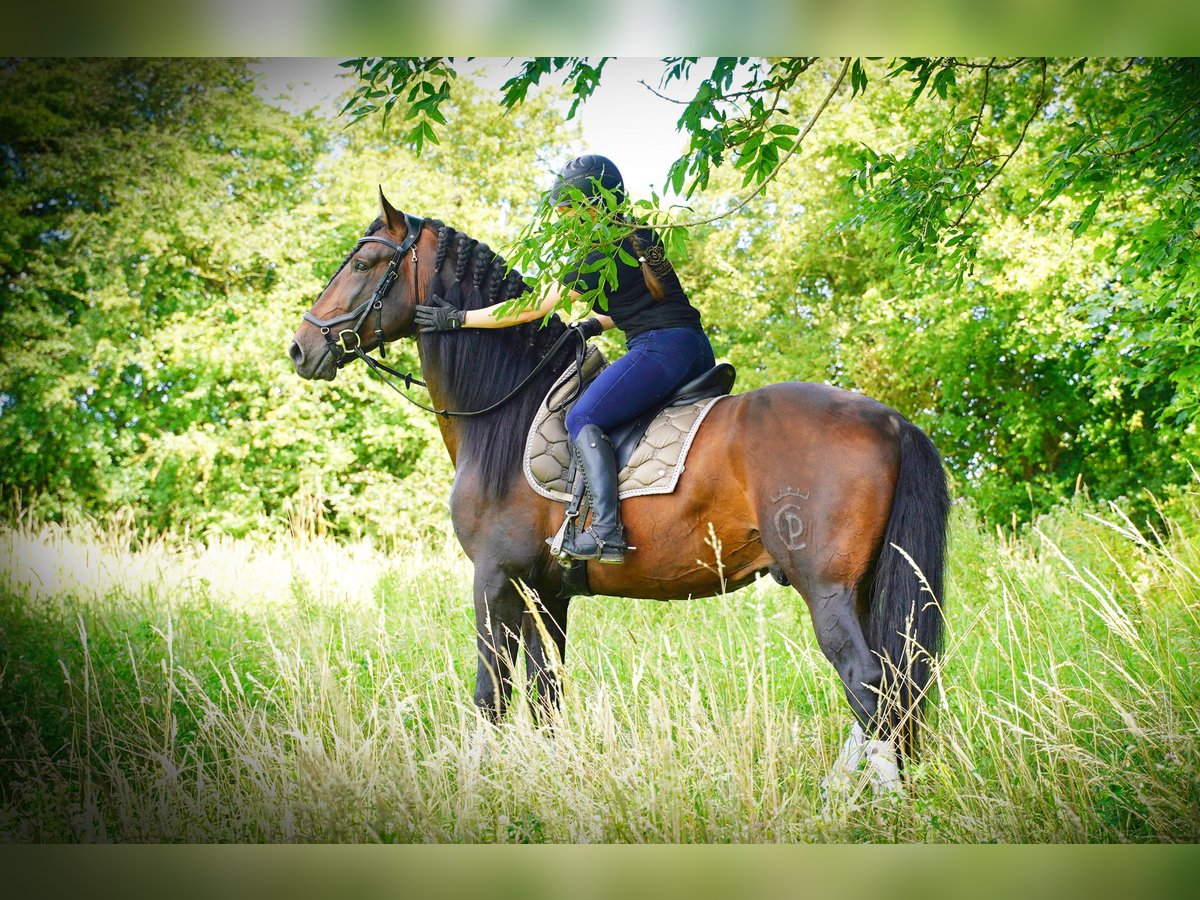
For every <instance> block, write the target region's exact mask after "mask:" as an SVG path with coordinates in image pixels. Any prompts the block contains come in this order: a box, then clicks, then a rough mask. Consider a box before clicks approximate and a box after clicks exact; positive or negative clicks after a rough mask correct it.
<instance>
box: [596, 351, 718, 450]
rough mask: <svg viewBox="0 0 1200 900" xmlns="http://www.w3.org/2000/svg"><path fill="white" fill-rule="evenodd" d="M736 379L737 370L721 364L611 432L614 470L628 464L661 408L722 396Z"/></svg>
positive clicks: (685, 404) (683, 385) (681, 386)
mask: <svg viewBox="0 0 1200 900" xmlns="http://www.w3.org/2000/svg"><path fill="white" fill-rule="evenodd" d="M736 378H737V370H736V369H734V367H733V366H731V365H730V364H729V363H720V364H719V365H717V366H714V367H713V368H711V369H709V370H708V371H707V372H705V373H704V374H703V375H701V376H700V377H698V378H693V379H692V380H691V381H689V382H687V383H685V384H682V385H680V386H679V387H678V388H677V389H676V390H675V392H674V393H673V394H672V395H671V396H669V397H668V398H667V399H666V400H664V401H663V402H662V403H659V404H658V405H657V406H653V407H651V408H650V409H648V410H646V412H644V413H642V414H641V415H640V416H638V417H637V418H636V419H631V420H630V421H628V422H625V423H624V424H622V425H618V426H617V427H616V428H614V429H613V430H612V433H611V434H609V436H608V438H609V440H610V441H612V445H613V451H614V453H615V454H616V457H617V471H618V472H619V471H621V470H622V469H624V468H625V466H626V465H628V464H629V459H630V457H632V456H633V451H634V450H635V449H637V445H638V444H639V443H640V442H641V440H642V437H643V436H644V435H645V434H646V429H647V428H649V427H650V425H651V424H652V423H653V422H654V420H655V419H656V418H657V417H658V414H659V413H661V412H662V411H663V410H664V409H669V408H670V407H673V406H687V405H688V404H689V403H696V402H698V401H700V400H707V399H708V398H709V397H723V396H725V395H726V394H728V393H729V392H730V391H732V390H733V382H734V381H735V380H736Z"/></svg>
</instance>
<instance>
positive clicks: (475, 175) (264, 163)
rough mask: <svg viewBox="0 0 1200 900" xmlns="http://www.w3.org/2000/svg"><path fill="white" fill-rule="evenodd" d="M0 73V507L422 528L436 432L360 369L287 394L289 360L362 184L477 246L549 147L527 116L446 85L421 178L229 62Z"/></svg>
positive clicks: (174, 521)
mask: <svg viewBox="0 0 1200 900" xmlns="http://www.w3.org/2000/svg"><path fill="white" fill-rule="evenodd" d="M0 78H2V79H3V82H2V83H3V96H2V97H0V135H2V136H0V158H2V159H3V160H4V164H3V168H2V170H0V178H2V179H3V185H2V186H3V189H4V190H3V200H2V201H0V225H3V227H2V228H0V233H2V237H0V240H2V241H3V242H4V243H3V245H2V246H0V265H2V266H3V278H0V328H2V329H3V333H4V334H5V335H6V336H7V337H6V339H5V345H6V346H5V353H4V356H3V359H2V360H0V394H2V396H0V404H2V405H0V484H3V485H4V488H5V492H6V494H11V493H12V492H17V493H19V494H20V495H21V497H22V500H23V502H24V503H25V504H27V505H32V506H33V507H34V509H35V511H36V512H37V513H38V514H40V515H42V516H46V517H60V516H62V515H63V514H65V513H69V512H70V511H72V510H85V511H89V512H92V513H96V514H107V513H108V512H111V511H112V510H114V509H117V508H121V507H126V508H129V509H131V510H133V512H134V513H135V515H136V516H137V519H138V521H139V522H140V523H141V524H142V525H143V526H145V527H146V528H148V529H151V530H161V529H171V530H181V531H182V530H184V529H187V530H190V531H191V532H193V533H197V532H205V531H209V530H212V531H216V532H219V533H233V534H241V533H246V532H249V531H259V532H263V533H271V532H277V531H278V530H280V529H283V528H288V527H296V528H299V529H303V530H306V531H308V530H317V531H320V530H328V531H333V532H338V533H343V534H354V533H370V534H375V535H378V536H382V537H389V536H395V535H398V534H401V533H403V534H406V535H411V534H412V533H414V532H415V531H416V530H417V529H420V528H436V527H439V523H441V522H443V521H444V518H442V517H438V516H436V515H431V512H432V510H431V509H430V507H431V505H434V504H440V503H442V502H444V500H443V499H442V498H443V497H444V491H441V490H439V488H440V487H442V486H444V485H445V484H446V483H447V482H448V480H449V477H450V472H449V465H448V464H447V462H446V461H445V459H444V453H442V452H441V451H440V446H439V444H438V442H437V437H436V435H437V430H436V424H435V423H434V422H433V421H432V420H431V418H430V417H428V416H426V415H425V414H424V413H421V412H417V411H415V410H412V411H410V410H408V409H406V408H403V407H401V406H400V405H398V404H396V403H393V402H392V401H391V399H389V400H387V401H386V402H384V401H381V398H380V392H379V386H378V385H377V384H375V383H374V382H373V381H372V380H371V379H370V377H369V376H368V374H367V373H366V372H365V371H363V370H359V371H355V372H347V373H346V374H345V375H344V376H343V377H342V378H339V379H338V381H337V382H336V383H334V384H332V385H321V386H315V385H309V384H305V383H302V382H300V381H299V380H298V379H297V378H296V376H295V373H294V372H293V371H292V368H291V364H290V362H289V360H288V358H287V355H286V345H287V341H288V339H290V337H291V335H292V333H293V332H294V331H295V329H296V327H297V325H298V324H299V321H300V316H301V313H302V312H303V311H304V310H305V309H307V308H308V307H309V306H311V305H312V303H313V301H314V299H315V298H316V296H317V295H318V293H319V292H320V290H321V287H322V285H323V284H324V283H325V282H326V280H327V279H328V278H329V276H330V274H331V273H332V272H333V270H334V269H335V268H336V267H337V265H338V263H339V262H340V261H341V260H342V258H344V256H345V254H346V253H347V251H348V250H349V248H350V247H352V246H353V244H354V242H355V240H356V238H357V237H358V235H359V234H361V233H362V231H363V229H364V228H365V227H366V226H367V225H368V224H369V223H370V222H371V220H372V219H373V218H374V217H375V215H376V214H377V212H378V210H377V202H378V201H377V193H376V185H377V184H383V185H385V187H386V188H387V190H388V192H389V194H390V195H391V196H392V197H393V199H394V200H396V201H397V202H401V203H403V205H405V207H406V208H408V209H410V210H411V211H413V212H417V213H423V214H428V215H433V216H439V217H442V218H445V219H446V220H448V221H450V222H452V223H453V224H454V225H456V226H457V227H459V228H463V229H466V230H470V231H471V232H472V234H473V235H474V236H477V237H479V238H482V239H486V240H492V241H495V240H496V239H497V236H498V232H499V231H501V230H502V229H503V227H504V223H503V222H502V221H501V220H500V219H499V217H497V215H496V209H497V208H498V207H500V206H501V205H503V204H510V205H511V206H512V209H513V214H514V215H527V214H528V211H529V210H530V209H531V208H532V206H533V204H534V203H535V202H536V196H537V190H536V187H535V185H536V182H537V179H538V175H539V173H538V167H537V166H536V165H535V152H536V151H535V149H533V148H536V147H540V146H543V145H545V144H548V143H549V142H550V140H551V135H552V133H558V134H559V138H560V139H561V137H562V136H561V129H554V126H553V122H552V119H550V118H549V117H547V116H546V115H545V114H544V111H543V109H542V103H541V102H535V103H532V104H531V105H530V106H529V107H528V108H527V109H526V110H524V111H521V112H518V113H516V114H514V115H511V116H508V117H502V116H501V115H500V114H499V112H498V111H495V110H490V109H485V108H484V106H483V104H482V103H481V102H480V101H479V100H478V98H477V97H474V96H473V95H472V93H471V91H470V89H469V88H468V89H464V90H463V91H460V92H459V93H458V94H457V95H456V97H455V100H454V103H453V107H452V108H453V110H454V113H455V115H456V118H458V119H459V120H460V123H461V124H460V125H459V126H458V127H457V128H456V129H455V130H454V133H453V134H452V135H447V136H445V137H444V139H443V140H444V143H445V144H446V147H445V151H446V152H445V155H442V156H439V154H438V153H437V152H426V153H425V154H424V155H423V156H422V157H420V158H418V157H416V156H414V155H413V154H412V153H411V152H409V151H408V150H407V149H406V148H405V147H403V146H402V145H399V144H401V142H400V141H399V139H398V136H397V135H395V134H389V133H367V132H366V131H365V130H364V131H360V132H355V133H352V134H344V133H339V132H337V131H334V130H333V129H330V128H329V127H328V125H327V124H326V123H325V122H323V121H322V120H321V119H319V118H316V117H315V116H312V115H303V116H294V115H291V114H288V113H286V112H283V111H281V110H279V109H277V108H275V107H273V106H271V105H270V104H267V103H265V102H264V101H262V100H261V99H260V98H259V97H258V96H257V95H256V94H255V92H254V82H253V78H252V75H251V72H250V70H249V68H248V67H247V66H246V65H245V64H244V63H242V62H239V61H224V60H223V61H210V60H186V61H179V60H169V61H143V60H98V61H81V60H26V61H10V62H7V63H5V64H4V67H3V70H2V71H0ZM545 102H549V100H547V101H545ZM448 108H450V107H448ZM513 129H516V130H517V133H521V134H523V135H525V136H526V137H528V139H529V141H528V143H526V142H524V141H513V140H512V139H511V135H512V134H513V133H514V132H513ZM570 137H571V136H570V135H569V134H568V135H566V139H567V140H570ZM434 149H435V150H436V149H437V148H434ZM449 159H452V160H453V162H452V163H450V162H448V160H449ZM466 183H470V184H474V185H479V188H478V189H477V190H472V191H470V192H464V191H463V190H462V185H463V184H466ZM522 198H525V199H522ZM397 349H398V351H399V355H400V356H401V361H402V362H407V364H408V365H409V366H410V367H415V358H414V357H415V354H413V353H412V351H411V347H405V346H401V347H398V348H397Z"/></svg>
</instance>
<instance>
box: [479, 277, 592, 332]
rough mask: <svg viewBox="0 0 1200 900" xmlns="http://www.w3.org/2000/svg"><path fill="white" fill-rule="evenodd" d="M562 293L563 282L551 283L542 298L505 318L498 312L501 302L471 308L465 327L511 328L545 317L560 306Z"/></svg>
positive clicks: (573, 292)
mask: <svg viewBox="0 0 1200 900" xmlns="http://www.w3.org/2000/svg"><path fill="white" fill-rule="evenodd" d="M562 293H563V286H562V285H561V284H550V285H549V286H548V287H547V288H546V291H545V293H543V294H542V299H541V300H539V301H538V302H537V303H535V304H534V305H533V306H531V307H529V308H528V309H523V310H521V312H519V313H512V314H510V315H507V316H504V317H503V318H501V317H500V316H498V315H497V313H496V311H497V310H498V309H499V308H500V307H501V306H502V305H503V304H501V303H496V304H494V305H492V306H487V307H484V308H483V309H469V310H467V312H466V318H465V319H464V320H463V328H509V327H511V326H513V325H524V324H525V323H526V322H533V321H536V320H538V319H544V318H545V317H546V316H547V315H549V314H550V313H551V312H553V311H554V309H555V307H557V306H558V304H559V302H560V301H561V300H562ZM571 293H572V294H575V293H576V292H575V291H572V292H571Z"/></svg>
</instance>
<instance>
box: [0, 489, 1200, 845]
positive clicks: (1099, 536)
mask: <svg viewBox="0 0 1200 900" xmlns="http://www.w3.org/2000/svg"><path fill="white" fill-rule="evenodd" d="M1198 520H1200V510H1198V509H1197V503H1196V498H1194V497H1193V498H1191V499H1190V500H1189V501H1187V502H1185V503H1183V504H1182V505H1181V506H1180V508H1179V509H1178V510H1177V511H1176V512H1175V513H1174V514H1173V516H1172V519H1171V524H1170V525H1169V527H1168V530H1167V532H1166V533H1159V534H1154V533H1150V532H1149V530H1148V529H1147V528H1145V527H1138V526H1137V525H1135V523H1133V522H1131V521H1129V520H1128V519H1125V518H1123V517H1122V516H1121V515H1120V513H1119V512H1118V511H1117V510H1115V509H1110V510H1107V511H1104V512H1103V513H1102V514H1100V515H1096V514H1095V511H1089V510H1088V509H1087V508H1083V507H1081V508H1075V509H1063V510H1060V511H1059V512H1057V513H1055V514H1054V515H1053V516H1049V517H1044V518H1043V519H1041V520H1039V522H1038V523H1037V525H1036V527H1035V528H1032V529H1030V530H1028V531H1026V532H1025V533H1022V534H1019V535H1018V534H1012V533H1008V534H1005V533H999V532H991V531H989V530H987V529H985V528H983V527H981V526H979V525H978V524H977V523H975V522H974V521H973V520H972V519H971V518H970V516H969V515H968V514H966V513H964V512H963V511H961V510H960V511H959V512H958V514H957V515H956V520H955V523H954V528H953V534H952V539H953V546H952V557H951V566H950V572H949V580H948V581H949V584H948V587H947V594H948V596H947V597H946V598H945V600H946V602H945V607H946V609H947V614H948V616H949V626H948V634H949V641H948V647H947V652H946V654H945V656H944V658H943V660H942V663H941V666H940V677H939V680H938V682H937V687H936V689H935V693H934V695H933V696H932V697H931V701H930V706H931V710H930V714H931V725H932V727H931V728H930V729H928V730H927V732H926V741H925V749H924V753H923V756H922V758H921V760H920V762H919V763H918V764H916V765H915V766H913V767H911V769H910V771H909V779H908V789H907V791H906V793H905V794H904V795H903V796H901V797H882V798H875V797H873V796H872V795H870V793H869V792H867V791H860V792H858V793H857V794H849V795H844V796H843V795H835V796H833V797H831V798H829V799H828V800H827V799H825V798H824V797H823V796H822V792H821V789H820V782H821V779H822V777H823V776H824V775H825V773H826V772H827V770H828V769H829V767H830V765H831V764H832V762H833V760H834V758H835V757H836V756H837V753H838V750H839V749H840V745H841V743H842V741H843V739H844V737H845V734H846V732H847V730H848V728H849V726H850V724H851V717H850V713H849V710H848V708H847V706H846V704H845V701H844V699H843V697H842V691H841V687H840V685H839V684H838V682H837V679H836V675H835V674H834V672H833V669H832V667H831V666H830V665H829V664H828V663H827V662H826V661H825V660H824V658H823V657H822V656H821V654H820V651H819V650H818V649H817V646H816V642H815V640H814V638H813V636H812V631H811V625H810V623H809V619H808V615H807V611H806V609H805V607H804V604H803V602H802V601H801V600H800V599H799V597H798V596H797V595H796V594H795V593H793V592H792V591H791V590H790V589H787V588H781V587H778V586H776V585H775V584H774V583H773V582H771V581H766V580H764V581H759V582H758V583H757V584H755V585H752V586H750V587H748V588H746V589H743V590H742V591H739V592H737V593H735V594H731V595H730V596H728V597H724V598H715V599H710V600H694V601H688V602H680V603H671V604H658V603H653V602H649V601H644V602H643V601H622V600H611V599H604V598H592V599H586V600H579V601H576V602H575V603H574V604H573V607H572V612H571V626H570V631H571V633H570V638H569V645H568V653H567V660H566V661H565V664H564V678H565V687H564V699H563V709H562V715H561V717H560V719H559V721H558V722H557V724H556V726H555V727H554V728H553V730H551V729H548V728H546V727H539V726H538V725H537V724H536V723H535V722H534V720H533V719H532V717H531V716H530V714H529V712H528V711H527V709H526V708H525V706H524V704H523V703H520V702H519V701H520V697H518V703H517V704H516V705H515V707H514V710H513V712H512V713H511V714H510V716H509V719H508V720H507V721H506V722H504V723H503V724H501V725H500V726H498V727H493V726H490V725H486V724H484V723H483V722H482V721H481V720H480V719H479V717H478V716H477V715H476V713H475V711H474V708H473V705H472V703H471V699H470V698H471V694H472V689H473V680H474V670H475V659H474V639H473V635H472V631H473V626H472V622H473V617H472V612H471V607H470V588H469V585H470V569H469V564H468V563H467V562H466V561H465V560H464V559H463V558H462V555H461V553H460V552H459V551H458V550H457V549H456V548H455V547H454V546H453V545H452V543H451V542H450V541H449V540H446V541H444V542H442V543H441V544H440V545H438V546H424V547H421V546H412V547H407V548H400V550H398V551H396V552H392V553H388V554H385V553H383V552H381V551H380V550H379V549H377V548H374V547H372V546H371V545H369V544H365V543H357V544H350V545H340V544H337V543H334V542H333V541H330V540H327V539H323V538H309V539H305V538H298V539H296V540H295V541H292V542H289V543H287V544H286V545H261V544H255V543H252V542H249V541H209V542H190V543H178V542H176V543H170V542H166V541H153V540H139V539H138V538H137V536H136V534H137V532H136V528H135V523H130V522H116V523H104V524H101V523H90V524H89V523H80V524H77V525H74V526H72V527H70V528H59V527H54V526H47V525H38V524H35V523H30V522H23V523H20V524H16V525H12V526H10V527H7V528H5V529H4V530H2V531H0V560H2V566H0V567H2V569H3V577H2V581H0V775H2V778H0V839H4V840H26V841H29V840H66V841H105V840H121V841H295V840H314V841H376V840H384V841H489V842H490V841H496V842H543V841H631V842H637V841H687V842H690V841H718V842H729V841H735V842H740V841H972V842H978V841H1037V842H1047V841H1125V840H1129V841H1194V840H1196V839H1197V837H1200V777H1198V766H1200V753H1198V750H1200V729H1198V726H1200V721H1198V720H1200V687H1198V679H1197V666H1198V665H1200V662H1198V661H1200V622H1198V618H1197V617H1198V604H1200V575H1198V573H1200V537H1197V536H1196V529H1195V527H1194V525H1195V522H1196V521H1198ZM518 692H520V690H519V689H518Z"/></svg>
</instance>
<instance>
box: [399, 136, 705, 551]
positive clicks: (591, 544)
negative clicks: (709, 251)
mask: <svg viewBox="0 0 1200 900" xmlns="http://www.w3.org/2000/svg"><path fill="white" fill-rule="evenodd" d="M570 188H574V189H576V190H578V191H579V192H580V193H581V194H582V195H583V197H584V198H585V199H586V200H587V201H588V202H589V203H593V204H599V205H602V204H603V200H602V198H601V192H600V190H599V189H600V188H603V189H604V190H606V191H609V192H611V193H612V194H613V195H614V196H615V198H616V200H617V202H618V203H620V202H622V201H623V200H624V197H625V185H624V182H623V181H622V179H621V173H620V172H619V171H618V170H617V167H616V165H615V164H614V163H613V162H612V160H610V159H608V158H607V157H604V156H598V155H593V154H587V155H584V156H580V157H577V158H575V159H573V160H571V161H570V162H569V163H567V164H566V165H565V166H563V168H562V171H560V172H559V173H558V179H557V181H556V183H555V185H554V189H553V191H552V192H551V200H552V202H555V203H556V205H558V207H559V209H560V211H562V210H565V209H567V208H568V207H569V203H568V198H567V194H568V189H570ZM570 193H571V195H572V196H577V195H575V194H574V192H573V191H572V192H570ZM622 247H623V249H624V250H625V252H626V253H627V254H628V255H629V257H632V258H633V259H636V260H638V265H636V266H631V265H628V264H626V263H624V262H623V261H622V259H621V257H620V255H618V258H617V285H616V287H615V288H610V289H608V290H607V291H606V292H605V298H606V300H607V302H608V315H597V316H594V317H592V318H590V319H588V320H587V321H585V322H582V323H578V324H576V325H574V327H578V328H581V329H582V330H583V331H584V333H585V334H588V335H595V334H599V333H600V332H601V331H604V330H606V329H608V328H612V327H614V326H616V327H617V328H619V329H621V330H622V331H623V332H624V333H625V338H626V345H627V347H628V352H627V353H626V354H625V355H624V356H622V357H620V358H619V359H617V360H616V361H615V362H613V363H612V365H610V366H609V367H608V368H606V369H605V370H604V371H603V372H601V373H600V374H599V375H598V376H597V377H596V379H595V380H594V381H592V383H591V384H590V385H589V386H588V388H587V390H586V391H584V393H583V395H582V396H580V397H579V399H578V400H577V401H576V402H575V405H574V406H573V407H572V408H571V410H570V411H569V412H568V413H567V422H566V424H567V433H568V435H569V436H570V439H571V446H572V448H573V449H574V451H575V457H576V460H577V462H578V464H579V467H580V469H582V471H583V474H584V479H585V480H586V483H587V488H588V492H589V493H590V495H591V500H592V521H591V525H590V526H589V527H588V528H587V530H586V531H581V532H579V533H578V535H577V537H576V539H575V541H574V542H573V543H566V542H565V543H564V544H563V553H564V554H565V555H567V556H571V557H574V558H576V559H594V560H598V561H600V562H602V563H620V562H624V560H625V550H626V549H627V545H626V543H625V534H624V529H623V528H622V526H621V516H620V506H619V503H618V500H617V465H616V458H615V456H614V454H613V448H612V444H611V442H610V441H609V439H608V432H610V431H611V430H612V429H613V428H614V427H615V426H617V425H620V424H621V423H623V422H627V421H629V420H630V419H634V418H637V417H638V416H640V415H641V414H642V413H644V412H645V411H646V410H648V409H650V408H651V407H653V406H655V405H657V404H658V403H660V402H661V401H662V400H664V399H665V398H666V397H667V396H668V395H669V394H670V393H671V392H672V391H673V390H674V389H675V388H677V387H679V386H680V385H682V384H684V383H685V382H687V381H690V380H691V379H693V378H697V377H699V376H700V375H702V374H704V373H705V372H707V371H708V370H709V369H711V368H712V367H713V366H714V365H716V362H715V360H714V358H713V350H712V345H711V344H709V341H708V336H707V335H705V333H704V331H703V330H702V328H701V325H700V313H699V312H698V311H697V310H696V308H695V307H693V306H692V305H691V304H690V303H689V302H688V298H687V294H686V293H685V292H684V290H683V287H682V286H681V285H680V283H679V278H678V276H677V275H676V274H675V269H674V267H673V266H672V265H671V263H670V261H669V260H667V259H666V258H665V256H664V255H663V249H662V242H661V241H660V240H659V239H658V236H657V234H655V232H654V231H652V230H650V229H647V228H637V229H635V230H634V231H633V232H632V233H631V234H629V235H627V236H626V237H625V238H623V239H622ZM603 255H604V251H601V250H597V251H593V252H592V253H590V254H588V256H587V257H586V259H584V260H581V261H580V262H579V263H578V264H577V265H576V266H575V267H574V269H573V271H572V272H571V273H569V274H568V276H567V277H566V278H564V279H563V282H562V284H555V285H551V286H550V287H549V288H548V289H547V290H546V292H545V293H544V294H543V296H542V299H541V300H540V301H539V302H538V303H536V304H535V305H534V306H532V307H530V308H528V309H526V310H524V311H522V312H520V313H515V314H510V315H508V316H505V317H504V318H499V317H498V316H497V314H496V311H497V310H498V309H499V308H500V305H501V304H496V305H494V306H489V307H487V308H485V309H472V310H465V311H464V310H460V309H455V308H454V307H452V306H450V305H448V304H446V305H439V306H419V307H417V312H416V315H417V324H418V325H420V326H423V328H422V330H426V331H448V330H451V329H455V328H507V327H510V326H513V325H520V324H523V323H525V322H532V321H535V320H538V319H542V318H544V317H545V316H547V315H548V314H549V313H550V312H551V311H553V310H554V309H555V308H557V307H558V305H559V303H560V302H561V301H562V295H563V291H567V292H568V295H569V296H570V297H572V298H578V297H579V294H580V292H579V291H578V290H575V288H576V287H577V286H582V287H583V288H585V289H595V287H596V286H597V285H598V284H599V280H600V273H599V272H598V271H594V272H581V271H580V270H581V269H583V268H585V267H586V264H587V263H592V262H595V261H596V260H598V259H599V258H601V257H602V256H603Z"/></svg>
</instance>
